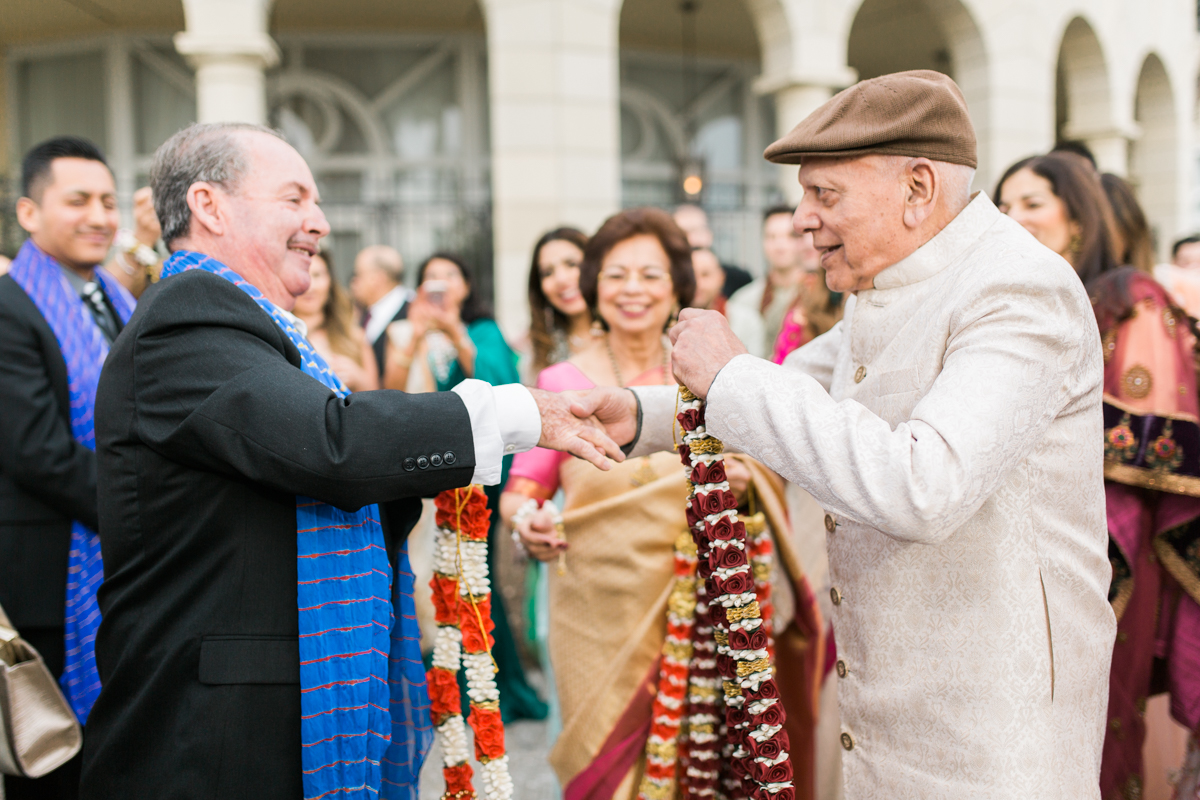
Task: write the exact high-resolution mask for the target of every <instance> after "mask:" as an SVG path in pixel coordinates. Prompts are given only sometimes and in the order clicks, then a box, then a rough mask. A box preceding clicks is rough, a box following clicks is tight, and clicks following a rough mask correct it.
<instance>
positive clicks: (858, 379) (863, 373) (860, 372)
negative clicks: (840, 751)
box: [847, 367, 867, 749]
mask: <svg viewBox="0 0 1200 800" xmlns="http://www.w3.org/2000/svg"><path fill="white" fill-rule="evenodd" d="M865 377H867V368H866V367H859V368H858V369H856V370H854V382H855V383H862V382H863V378H865ZM847 749H849V748H847Z"/></svg>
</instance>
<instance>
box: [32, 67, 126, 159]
mask: <svg viewBox="0 0 1200 800" xmlns="http://www.w3.org/2000/svg"><path fill="white" fill-rule="evenodd" d="M16 73H17V74H16V79H17V80H16V86H17V131H18V136H17V138H18V142H17V144H18V149H19V151H20V152H22V153H24V152H25V151H26V150H28V149H29V148H31V147H33V146H34V145H35V144H37V143H38V142H41V141H44V140H46V139H49V138H50V137H52V136H82V137H83V138H85V139H88V140H90V141H92V142H95V143H96V144H97V145H99V146H100V148H101V149H102V150H105V151H107V150H108V149H109V147H108V135H107V132H108V116H107V113H106V108H105V106H106V102H105V101H106V99H107V96H106V95H107V93H106V89H107V85H106V82H105V80H104V76H105V71H104V54H103V53H102V52H98V51H97V52H91V53H79V54H73V55H63V56H53V57H47V58H39V59H37V60H28V61H20V62H18V63H17V65H16Z"/></svg>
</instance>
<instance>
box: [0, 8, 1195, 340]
mask: <svg viewBox="0 0 1200 800" xmlns="http://www.w3.org/2000/svg"><path fill="white" fill-rule="evenodd" d="M2 17H3V20H2V22H0V55H2V56H3V58H2V59H0V95H2V97H0V175H2V174H7V175H9V176H10V177H11V176H15V174H16V172H17V171H18V170H19V163H18V162H19V154H20V153H21V152H22V151H23V150H24V149H25V148H27V147H29V146H30V145H32V144H34V143H36V142H37V141H39V140H41V139H43V138H45V137H47V136H50V135H55V134H61V133H75V134H80V135H85V136H88V137H90V138H92V139H94V140H95V141H97V142H98V143H100V144H101V145H102V146H103V147H104V148H105V150H106V152H107V153H108V154H109V157H110V160H111V162H112V166H113V168H114V172H115V174H116V176H117V182H118V188H119V191H120V193H121V197H122V201H123V203H124V204H125V206H126V207H128V204H129V202H130V197H131V195H132V193H133V191H134V190H135V189H136V188H137V187H138V186H139V185H142V184H144V183H145V181H146V172H147V168H148V163H149V158H150V155H151V154H152V153H153V151H154V149H155V147H157V146H158V144H160V143H161V142H162V141H163V140H165V139H166V137H167V136H169V135H170V134H171V133H172V132H174V131H175V130H177V129H178V128H179V127H181V126H182V125H185V124H187V123H188V122H191V121H193V120H197V119H198V120H206V121H213V120H248V121H255V122H267V123H269V124H271V125H274V126H277V127H279V128H280V129H282V130H283V131H284V132H285V133H286V134H287V136H288V138H289V139H290V140H291V141H292V142H293V143H295V144H296V145H297V147H298V148H299V149H300V150H301V152H303V153H304V155H305V156H306V157H307V158H308V159H309V161H310V163H311V164H312V166H313V169H314V172H315V173H316V174H317V177H318V180H319V182H320V185H321V189H322V193H323V195H324V199H325V207H326V210H327V213H328V215H329V217H330V219H331V222H332V224H333V229H334V234H333V236H332V238H331V248H332V252H333V254H334V259H335V262H336V263H335V268H336V269H337V271H338V272H339V273H340V274H341V275H342V276H343V277H344V276H345V275H346V273H347V269H348V266H349V258H350V257H351V256H352V255H353V253H354V252H355V250H356V249H357V248H358V247H360V246H362V245H366V244H371V243H375V242H384V243H389V244H393V245H395V246H397V247H398V248H400V250H401V251H402V252H403V253H404V254H405V255H406V257H407V258H408V260H409V262H410V263H413V264H415V262H416V261H418V260H419V259H420V258H422V257H423V256H424V255H427V254H428V253H429V252H431V251H432V250H434V249H445V248H450V249H456V250H459V251H462V252H464V253H465V254H466V255H467V256H468V258H469V259H470V260H471V261H473V262H474V263H475V264H476V265H477V266H478V268H479V269H480V272H481V279H482V283H483V285H484V286H485V287H486V288H487V289H488V290H489V291H492V292H493V293H494V298H495V303H496V308H497V312H498V316H499V318H500V320H501V323H502V324H503V326H504V327H505V328H506V329H507V330H508V331H510V332H516V331H518V330H520V329H521V328H522V327H523V325H524V320H525V317H526V310H525V303H524V299H523V297H524V285H525V281H526V275H527V270H528V269H529V255H530V248H531V246H532V244H533V242H534V241H535V240H536V239H537V237H538V235H539V234H540V233H541V232H542V231H544V230H546V229H548V228H550V227H553V226H556V225H559V224H563V223H570V224H575V225H578V226H580V227H582V228H584V229H585V230H588V229H593V228H595V226H596V225H598V224H599V223H600V222H601V221H602V220H603V219H604V218H605V217H606V216H608V215H609V214H611V213H612V212H613V211H615V210H617V209H619V208H621V207H622V206H629V205H637V204H647V203H649V204H657V205H671V204H673V203H676V202H678V201H679V200H681V199H683V194H682V189H681V185H682V183H681V176H682V175H683V174H684V173H687V174H691V173H693V172H695V173H696V174H697V175H699V176H701V177H702V179H703V189H702V191H701V193H700V195H699V198H698V199H699V201H700V202H701V203H702V204H703V205H705V206H706V207H707V208H708V209H709V211H710V214H711V216H712V218H713V222H714V228H715V230H716V233H717V243H716V248H717V250H718V252H719V254H720V255H721V256H722V258H723V259H724V260H726V261H733V262H739V263H742V264H745V265H747V266H748V267H750V268H751V269H758V268H759V267H760V259H761V255H760V253H759V244H758V225H759V222H758V217H759V214H760V213H761V211H762V209H763V208H765V207H766V206H767V205H769V204H771V203H773V202H777V201H779V200H782V199H794V198H795V196H796V189H797V187H796V185H795V170H794V168H790V169H787V170H780V169H778V168H775V167H772V166H771V165H768V164H765V163H764V162H762V160H761V152H762V149H763V147H764V146H765V145H766V144H767V143H769V142H770V141H771V140H772V139H773V138H775V136H776V135H778V134H781V133H783V132H785V131H787V130H789V129H790V128H791V127H792V126H793V125H795V124H796V123H797V122H798V121H799V120H800V119H801V118H802V117H803V116H804V115H805V114H807V113H808V112H809V111H810V110H812V109H813V108H815V107H816V106H817V105H819V104H820V103H821V102H823V101H824V100H825V99H826V98H828V97H829V96H830V95H831V93H833V92H835V91H837V90H838V89H840V88H843V87H845V86H847V85H849V84H851V83H853V82H854V81H855V80H856V79H859V78H866V77H872V76H874V75H879V74H883V73H886V72H892V71H896V70H900V69H911V68H930V69H937V70H941V71H943V72H946V73H948V74H950V75H951V76H953V77H954V78H955V80H957V81H958V83H959V84H960V85H961V86H962V89H963V92H964V94H965V95H966V97H967V101H968V103H969V105H970V108H971V113H972V116H973V118H974V120H975V124H976V127H977V130H978V133H979V145H980V168H979V172H978V177H977V181H976V187H977V188H980V189H984V190H988V191H990V190H991V188H992V185H993V182H994V181H995V179H996V178H997V177H998V176H999V174H1000V173H1001V172H1002V171H1003V170H1004V168H1005V167H1006V166H1007V165H1008V164H1010V163H1011V162H1013V161H1014V160H1016V159H1018V158H1021V157H1023V156H1026V155H1030V154H1033V153H1036V152H1039V151H1044V150H1046V149H1047V148H1049V147H1050V146H1052V145H1053V144H1054V142H1055V141H1056V140H1060V139H1075V140H1080V141H1084V142H1086V143H1087V144H1088V145H1089V146H1090V147H1091V149H1092V150H1093V151H1094V152H1095V154H1096V156H1097V159H1098V161H1099V164H1100V166H1101V168H1102V169H1104V170H1107V171H1111V172H1115V173H1117V174H1120V175H1124V176H1126V177H1128V178H1130V179H1131V180H1132V181H1133V182H1134V184H1135V185H1136V187H1137V189H1138V192H1139V195H1140V197H1141V199H1142V202H1143V203H1144V205H1145V207H1146V210H1147V212H1148V214H1149V216H1150V218H1151V222H1152V225H1153V227H1154V230H1155V232H1156V234H1157V237H1158V241H1159V250H1160V255H1164V254H1165V253H1164V251H1165V249H1166V248H1167V246H1169V243H1170V241H1171V239H1173V238H1174V237H1176V236H1177V235H1180V234H1182V233H1185V232H1190V231H1191V230H1192V229H1193V228H1194V227H1195V226H1196V225H1197V224H1198V223H1200V217H1198V214H1197V210H1198V205H1200V203H1198V202H1197V199H1196V197H1195V196H1194V191H1195V186H1196V183H1197V182H1196V180H1195V175H1194V173H1195V172H1196V164H1197V157H1196V141H1195V132H1194V131H1195V124H1194V115H1195V97H1196V85H1197V83H1196V82H1197V67H1198V65H1197V52H1198V50H1197V33H1196V29H1197V7H1196V4H1195V3H1192V2H1190V0H1087V2H1082V0H1036V1H1035V0H691V1H690V2H680V0H623V2H622V0H414V1H413V2H403V3H400V2H395V0H342V2H337V3H330V2H321V0H274V2H272V0H86V2H85V1H84V0H6V2H5V4H4V11H3V14H2ZM10 185H11V181H10ZM7 204H8V205H10V206H11V198H9V202H8V203H7ZM9 249H11V245H10V246H9Z"/></svg>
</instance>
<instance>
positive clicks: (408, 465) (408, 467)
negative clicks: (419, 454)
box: [404, 458, 417, 472]
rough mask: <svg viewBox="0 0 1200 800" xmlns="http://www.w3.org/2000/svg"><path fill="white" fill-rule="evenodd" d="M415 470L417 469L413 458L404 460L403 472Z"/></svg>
mask: <svg viewBox="0 0 1200 800" xmlns="http://www.w3.org/2000/svg"><path fill="white" fill-rule="evenodd" d="M416 468H417V460H416V459H415V458H406V459H404V471H405V472H412V471H413V470H414V469H416Z"/></svg>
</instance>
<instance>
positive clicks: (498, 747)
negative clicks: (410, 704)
mask: <svg viewBox="0 0 1200 800" xmlns="http://www.w3.org/2000/svg"><path fill="white" fill-rule="evenodd" d="M434 505H435V506H436V507H437V517H436V522H437V534H436V538H435V541H434V566H433V568H434V573H433V579H432V580H431V581H430V582H429V586H430V588H431V589H433V607H434V612H435V619H436V620H437V624H438V632H437V638H436V639H435V640H434V646H433V666H432V667H431V668H430V670H429V673H428V676H427V677H428V683H429V697H430V716H431V717H432V718H433V724H434V727H435V728H436V729H437V735H438V740H439V742H440V743H441V746H442V762H443V766H442V775H443V776H444V777H445V779H446V792H445V794H443V795H442V800H464V799H465V798H474V797H475V796H476V795H475V790H474V788H473V787H472V785H471V778H472V776H473V772H472V770H471V764H470V763H469V761H468V755H469V754H468V752H467V733H466V728H465V727H464V725H463V718H462V697H461V695H460V694H459V691H458V669H459V666H460V664H461V665H462V666H463V668H464V669H465V670H466V676H467V695H468V696H469V697H470V701H471V716H470V719H469V722H470V725H471V729H472V730H473V731H474V732H475V757H476V758H477V759H479V762H480V763H481V764H482V765H483V786H484V795H485V796H486V798H487V799H488V800H510V798H511V797H512V795H513V783H512V777H511V776H510V775H509V773H508V756H507V755H505V752H504V724H503V723H502V722H501V720H500V691H499V689H498V688H497V687H496V682H495V680H494V678H493V676H494V675H495V672H496V666H495V662H494V661H493V660H492V644H493V639H492V636H491V631H492V629H493V628H494V627H495V623H493V622H492V591H491V583H490V581H489V579H488V568H487V535H488V527H489V524H490V522H491V512H490V511H488V508H487V496H486V495H484V493H483V490H482V489H481V488H479V487H478V486H470V487H467V488H465V489H453V490H448V491H445V492H442V493H441V494H439V495H438V496H437V498H436V499H435V500H434Z"/></svg>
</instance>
